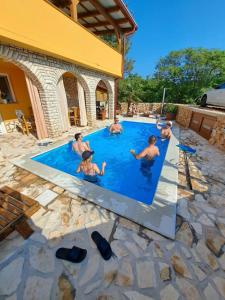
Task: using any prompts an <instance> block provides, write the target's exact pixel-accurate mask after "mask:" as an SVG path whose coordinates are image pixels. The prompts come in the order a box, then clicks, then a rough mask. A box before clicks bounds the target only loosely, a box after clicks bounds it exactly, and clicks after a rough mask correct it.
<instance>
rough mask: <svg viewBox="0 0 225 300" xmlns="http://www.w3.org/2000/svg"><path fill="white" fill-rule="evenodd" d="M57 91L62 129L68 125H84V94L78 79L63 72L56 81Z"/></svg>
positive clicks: (85, 117) (66, 128) (85, 123)
mask: <svg viewBox="0 0 225 300" xmlns="http://www.w3.org/2000/svg"><path fill="white" fill-rule="evenodd" d="M57 93H58V98H59V109H60V115H61V121H62V125H63V126H62V127H63V131H67V130H68V129H69V127H70V126H86V125H87V112H86V95H85V89H84V88H83V86H82V84H81V82H80V80H79V79H78V78H77V77H76V76H75V75H74V74H73V73H71V72H65V73H64V74H63V75H62V76H61V77H60V79H59V81H58V83H57Z"/></svg>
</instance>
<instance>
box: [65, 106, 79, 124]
mask: <svg viewBox="0 0 225 300" xmlns="http://www.w3.org/2000/svg"><path fill="white" fill-rule="evenodd" d="M68 117H69V122H70V125H71V126H73V125H74V126H80V109H79V107H70V108H69V111H68Z"/></svg>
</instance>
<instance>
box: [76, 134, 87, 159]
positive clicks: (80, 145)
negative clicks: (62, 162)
mask: <svg viewBox="0 0 225 300" xmlns="http://www.w3.org/2000/svg"><path fill="white" fill-rule="evenodd" d="M74 138H75V142H74V143H73V146H72V147H73V151H75V152H76V153H77V154H78V155H79V156H82V153H83V152H84V151H90V150H91V149H90V145H89V142H88V141H87V142H83V141H82V138H83V136H82V134H81V133H76V134H75V135H74Z"/></svg>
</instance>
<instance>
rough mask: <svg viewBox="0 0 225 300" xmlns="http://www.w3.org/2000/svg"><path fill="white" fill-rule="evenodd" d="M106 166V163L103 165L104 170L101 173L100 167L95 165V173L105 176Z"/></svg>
mask: <svg viewBox="0 0 225 300" xmlns="http://www.w3.org/2000/svg"><path fill="white" fill-rule="evenodd" d="M105 166H106V163H105V162H103V163H102V170H101V171H100V170H99V168H98V166H97V165H96V164H95V165H94V170H95V172H96V173H97V174H98V175H99V176H103V175H104V174H105Z"/></svg>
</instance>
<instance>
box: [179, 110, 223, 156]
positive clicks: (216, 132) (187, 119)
mask: <svg viewBox="0 0 225 300" xmlns="http://www.w3.org/2000/svg"><path fill="white" fill-rule="evenodd" d="M194 114H195V115H197V114H199V115H200V116H203V117H204V118H207V117H208V118H211V119H213V120H214V122H213V123H214V125H213V126H212V130H211V134H210V136H209V139H208V140H209V143H210V144H212V145H215V146H216V147H218V148H219V149H221V150H224V151H225V113H224V112H221V111H216V110H209V109H202V108H198V107H197V106H196V107H195V106H188V105H178V112H177V116H176V122H177V123H178V124H180V125H182V126H183V127H185V128H189V127H190V128H191V125H192V118H193V115H194ZM200 126H201V124H200Z"/></svg>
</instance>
